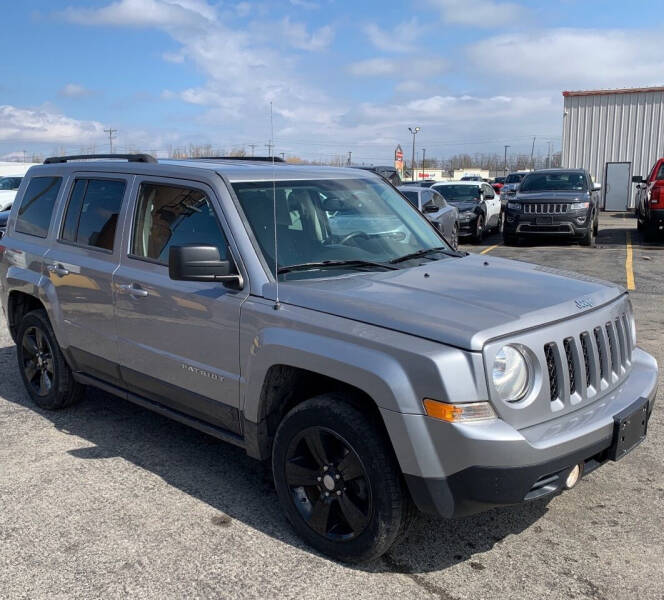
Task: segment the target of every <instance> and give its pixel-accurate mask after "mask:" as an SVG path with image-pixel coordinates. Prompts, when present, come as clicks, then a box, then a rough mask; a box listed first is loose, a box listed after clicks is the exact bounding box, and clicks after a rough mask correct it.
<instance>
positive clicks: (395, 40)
mask: <svg viewBox="0 0 664 600" xmlns="http://www.w3.org/2000/svg"><path fill="white" fill-rule="evenodd" d="M363 30H364V33H365V34H366V35H367V37H368V38H369V41H370V42H371V43H372V44H373V45H374V46H375V47H376V48H378V49H379V50H383V51H385V52H412V51H413V50H414V49H415V40H416V39H417V37H418V35H419V33H420V31H421V26H420V24H419V22H418V20H417V17H413V18H412V19H410V21H404V22H403V23H399V24H398V25H397V26H396V27H395V28H394V29H392V30H386V29H382V28H381V27H379V26H378V25H377V24H376V23H369V24H368V25H366V26H365V27H364V28H363Z"/></svg>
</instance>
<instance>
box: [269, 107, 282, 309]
mask: <svg viewBox="0 0 664 600" xmlns="http://www.w3.org/2000/svg"><path fill="white" fill-rule="evenodd" d="M270 152H271V154H272V156H271V157H270V158H272V216H273V218H274V281H275V283H276V300H275V303H274V306H273V307H272V308H274V310H279V309H280V308H281V304H280V303H279V246H278V245H277V184H276V181H275V179H276V171H275V167H274V118H273V116H272V102H270Z"/></svg>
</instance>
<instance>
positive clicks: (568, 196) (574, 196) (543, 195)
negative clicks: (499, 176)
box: [517, 190, 588, 202]
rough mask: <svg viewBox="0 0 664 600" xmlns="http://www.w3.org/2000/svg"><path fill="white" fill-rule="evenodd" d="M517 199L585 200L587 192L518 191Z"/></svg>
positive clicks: (535, 200) (524, 200)
mask: <svg viewBox="0 0 664 600" xmlns="http://www.w3.org/2000/svg"><path fill="white" fill-rule="evenodd" d="M517 199H518V200H519V201H520V202H541V201H542V200H550V201H551V202H586V201H587V200H588V192H581V191H578V190H577V191H574V190H571V191H568V190H551V191H548V192H518V193H517Z"/></svg>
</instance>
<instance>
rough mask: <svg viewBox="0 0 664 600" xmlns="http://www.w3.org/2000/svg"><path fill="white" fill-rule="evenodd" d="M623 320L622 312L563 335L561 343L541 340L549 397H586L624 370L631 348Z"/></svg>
mask: <svg viewBox="0 0 664 600" xmlns="http://www.w3.org/2000/svg"><path fill="white" fill-rule="evenodd" d="M627 323H628V319H627V315H626V314H624V313H623V314H621V315H619V316H618V317H616V318H615V319H614V320H613V321H609V322H605V324H604V325H603V326H597V327H595V328H594V329H593V330H592V331H582V332H581V333H580V334H579V335H578V336H576V337H567V338H565V339H564V340H563V342H562V345H560V344H558V343H557V342H549V343H548V344H545V346H544V358H545V360H546V370H547V374H548V377H549V392H550V398H551V401H554V400H562V401H563V402H567V401H568V400H569V398H570V397H571V396H574V395H575V394H578V395H580V396H581V397H582V398H588V397H590V396H592V395H595V394H597V393H598V392H599V391H600V390H603V389H606V387H607V385H611V384H613V383H614V382H616V381H618V380H619V378H620V377H622V376H623V375H624V374H625V372H626V370H627V367H628V366H629V365H630V362H631V351H632V349H631V340H630V334H629V327H628V325H627ZM593 341H594V344H593ZM562 369H564V370H565V371H564V373H563V372H562V371H561V370H562ZM584 374H585V377H584ZM584 383H585V385H584ZM576 398H577V401H578V396H576Z"/></svg>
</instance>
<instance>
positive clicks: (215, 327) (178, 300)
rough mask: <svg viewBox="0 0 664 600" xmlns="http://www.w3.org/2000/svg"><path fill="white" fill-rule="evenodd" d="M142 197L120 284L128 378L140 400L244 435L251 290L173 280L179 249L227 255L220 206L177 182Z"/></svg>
mask: <svg viewBox="0 0 664 600" xmlns="http://www.w3.org/2000/svg"><path fill="white" fill-rule="evenodd" d="M136 189H137V193H136V194H135V198H134V201H133V203H132V209H131V213H130V214H129V215H128V219H127V223H126V225H125V227H124V230H125V231H126V232H127V235H126V239H125V242H124V244H123V246H124V251H123V253H122V254H123V255H122V257H121V261H120V267H119V269H118V271H117V273H116V275H115V278H114V288H115V296H116V304H115V307H116V322H117V328H118V339H119V349H120V365H121V372H122V378H123V380H124V382H125V384H126V386H127V387H128V388H129V389H130V390H131V391H133V392H135V393H137V394H139V395H141V396H144V397H147V398H149V399H152V400H154V401H156V402H159V403H162V404H165V405H167V406H169V407H171V408H173V409H175V410H177V411H180V412H183V413H187V414H189V415H191V416H194V417H196V418H199V419H201V420H204V421H207V422H209V423H212V424H213V425H215V426H218V427H222V428H224V429H226V430H229V431H233V432H235V433H239V432H240V430H241V426H240V420H239V410H238V409H239V378H240V366H239V324H240V306H241V304H242V302H243V301H244V299H245V298H246V297H247V294H248V292H247V291H244V290H235V289H231V288H229V287H225V286H224V285H223V284H221V283H199V282H189V281H173V280H172V279H170V277H169V275H168V252H169V248H170V247H171V246H173V245H184V244H190V243H199V244H213V245H216V246H217V247H218V248H219V252H220V254H221V257H222V258H227V257H228V252H229V250H228V243H229V241H231V240H230V237H229V232H228V228H227V226H226V223H225V222H224V219H223V215H222V214H221V211H220V206H219V203H218V201H217V198H216V196H215V194H214V192H213V190H212V189H211V188H209V187H207V186H205V185H203V184H199V183H192V182H191V181H184V180H177V179H170V178H138V179H137V186H136ZM236 256H237V254H236ZM246 289H247V288H245V290H246Z"/></svg>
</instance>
